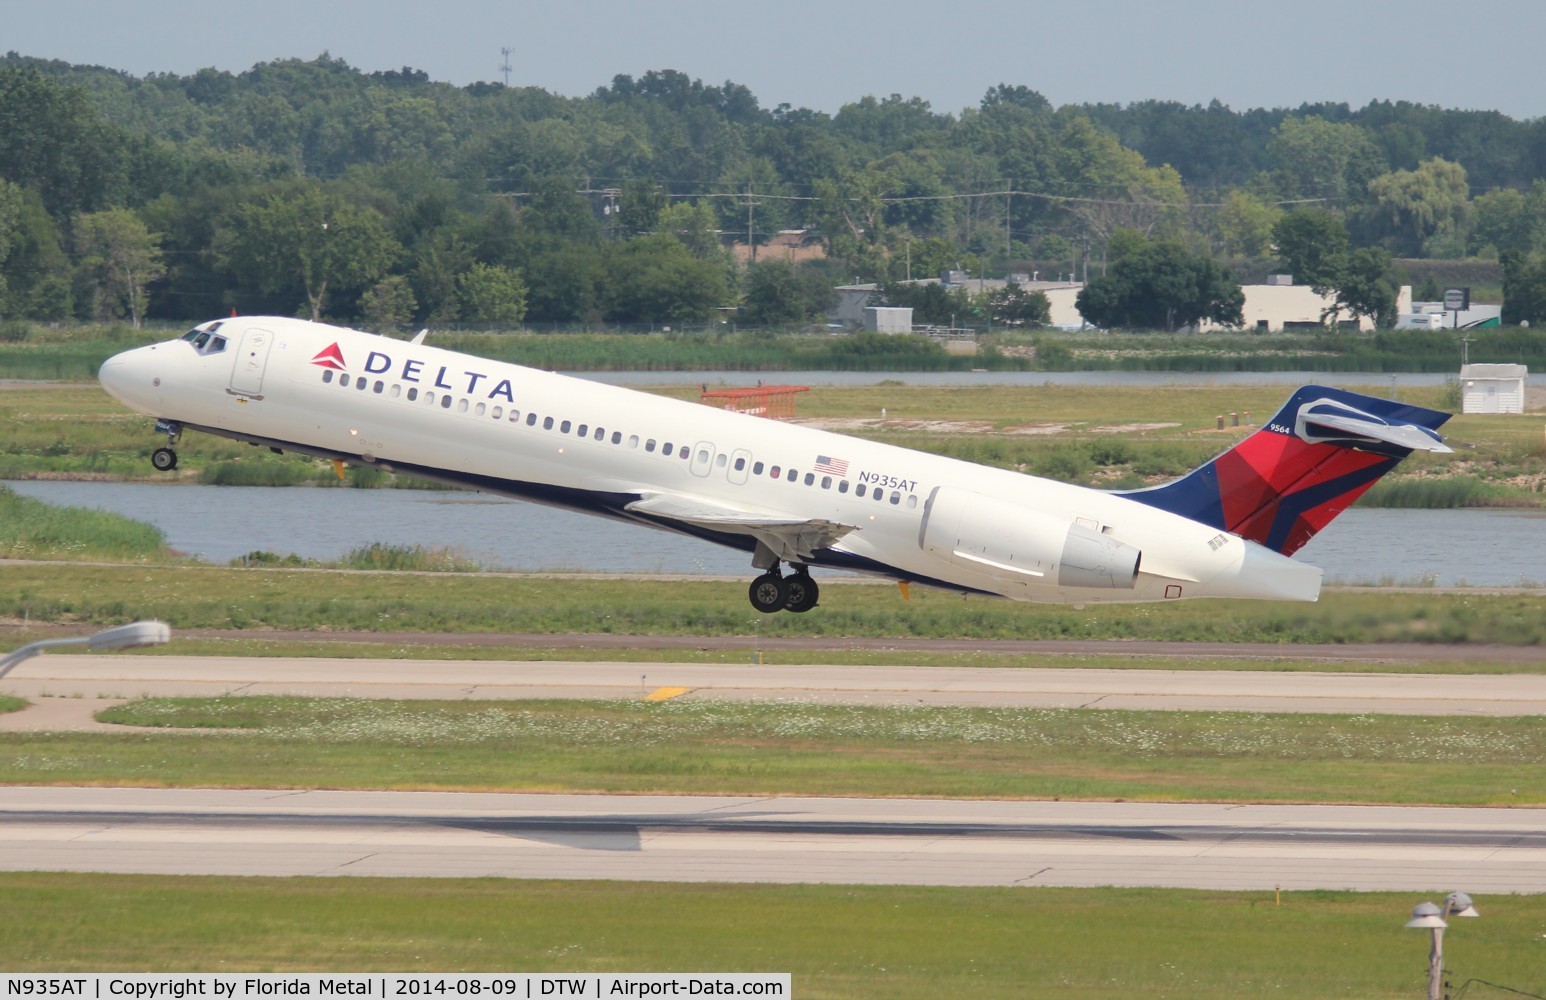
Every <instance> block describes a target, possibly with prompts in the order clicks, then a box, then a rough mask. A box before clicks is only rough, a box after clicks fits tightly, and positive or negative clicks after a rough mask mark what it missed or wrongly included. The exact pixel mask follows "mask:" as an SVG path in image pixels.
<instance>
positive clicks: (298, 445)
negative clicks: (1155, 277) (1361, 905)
mask: <svg viewBox="0 0 1546 1000" xmlns="http://www.w3.org/2000/svg"><path fill="white" fill-rule="evenodd" d="M423 339H424V338H423V334H420V335H419V336H418V337H416V338H415V339H414V340H412V341H402V340H394V339H390V338H387V337H382V336H378V335H375V334H370V333H362V332H359V331H356V330H348V329H343V328H340V327H336V326H328V325H325V324H320V323H311V322H307V321H304V320H298V319H284V318H278V317H232V318H230V319H220V320H213V321H211V322H208V323H204V324H201V325H199V326H197V327H194V328H193V329H192V330H190V331H188V333H187V334H186V335H185V336H183V337H182V338H180V339H178V340H171V341H167V342H165V343H158V344H153V345H150V346H147V347H141V348H137V349H135V350H131V351H125V352H124V353H122V354H119V355H117V356H115V357H113V358H111V359H109V360H108V361H107V362H106V363H105V364H103V365H102V370H101V380H102V385H103V387H104V388H106V389H107V391H108V392H110V393H112V394H113V395H114V396H116V397H117V398H118V399H119V400H121V401H123V402H124V403H125V404H126V405H128V406H130V407H132V408H133V409H135V410H138V411H140V412H142V413H145V414H147V415H149V416H151V417H154V418H156V430H157V431H158V432H159V433H162V434H165V435H166V446H165V447H162V448H157V449H156V450H155V452H154V453H153V454H152V462H153V464H154V465H155V467H156V468H157V469H161V470H170V469H173V468H176V466H177V454H176V452H175V451H174V450H173V448H174V447H175V445H176V444H177V442H178V440H179V438H180V437H181V435H182V434H183V433H184V432H185V431H190V430H191V431H202V432H204V433H207V434H216V435H220V436H221V437H227V438H233V439H235V440H238V441H246V442H249V443H251V444H254V445H263V446H267V447H268V448H271V449H273V450H274V451H279V452H284V451H293V452H298V453H301V454H305V455H313V456H316V457H319V458H323V459H330V460H332V461H334V462H336V463H346V464H350V465H360V466H369V467H372V468H377V469H382V470H384V471H389V472H402V473H409V474H412V475H415V476H422V477H424V478H425V479H430V480H436V481H439V482H443V483H449V484H451V485H453V486H459V487H463V488H466V489H471V490H481V491H484V492H488V493H494V494H498V495H501V496H508V497H517V498H520V499H522V500H531V501H535V502H537V503H544V504H551V505H553V506H557V507H566V508H569V509H571V510H576V511H582V512H584V513H588V514H599V515H602V516H606V517H611V518H616V519H619V520H623V521H628V522H632V523H635V524H640V525H648V526H651V527H655V528H664V529H668V530H671V531H677V532H681V533H683V534H688V535H693V536H696V537H698V538H703V539H707V540H708V541H711V542H716V543H718V544H720V545H728V546H731V547H733V548H738V549H742V550H744V551H746V552H747V553H748V554H749V555H750V557H751V565H752V567H753V568H754V569H756V570H758V571H760V572H759V574H758V575H757V577H756V579H754V580H753V581H752V582H751V586H750V591H749V593H750V597H751V602H752V605H753V606H754V607H755V608H756V609H757V610H758V611H761V612H765V613H766V612H774V611H780V610H788V611H796V612H803V611H809V610H810V609H811V608H813V607H815V606H816V602H817V597H818V587H817V583H816V581H815V580H814V579H813V578H812V577H811V576H810V573H809V569H810V567H812V566H824V567H832V568H835V569H842V570H854V571H859V572H864V573H872V574H879V575H881V576H886V577H890V578H892V579H895V580H897V581H900V582H902V583H904V584H906V583H909V582H916V583H919V584H924V585H928V586H934V587H942V588H947V589H950V590H955V591H963V592H970V593H979V594H995V595H998V596H1001V597H1008V598H1012V599H1014V600H1019V601H1034V602H1042V603H1064V604H1095V603H1101V602H1117V601H1121V602H1132V601H1172V600H1178V599H1183V598H1194V597H1239V598H1259V599H1267V600H1296V601H1313V600H1315V599H1316V598H1317V597H1318V596H1319V594H1320V585H1321V571H1320V570H1319V569H1317V568H1316V567H1314V566H1309V565H1306V564H1304V563H1301V562H1298V561H1296V560H1294V559H1292V558H1290V556H1291V555H1292V554H1293V553H1294V552H1295V551H1296V550H1297V549H1299V547H1300V546H1302V545H1304V544H1305V542H1307V541H1309V540H1310V537H1311V536H1312V535H1314V534H1315V533H1316V532H1317V531H1319V530H1320V529H1321V528H1324V527H1325V526H1326V525H1327V524H1328V523H1329V522H1330V521H1331V520H1332V518H1334V517H1336V516H1337V515H1338V514H1339V513H1341V512H1342V511H1343V510H1344V509H1346V508H1347V506H1348V505H1349V504H1351V503H1352V502H1353V501H1354V500H1356V499H1357V498H1358V496H1359V495H1360V494H1362V493H1363V492H1364V491H1365V490H1366V489H1368V488H1369V487H1370V486H1371V485H1373V484H1374V482H1375V480H1377V479H1379V477H1380V476H1382V475H1384V474H1385V473H1386V472H1388V471H1390V470H1391V469H1392V468H1393V467H1394V466H1395V465H1396V463H1398V462H1399V461H1401V459H1403V458H1405V457H1406V456H1407V455H1409V454H1411V453H1412V452H1413V451H1431V452H1447V451H1449V450H1450V449H1449V448H1448V447H1447V446H1445V445H1444V444H1443V443H1442V440H1441V438H1440V437H1439V434H1438V432H1437V429H1438V428H1439V427H1440V426H1441V425H1442V424H1443V423H1444V421H1446V420H1447V419H1449V414H1447V413H1441V412H1438V411H1435V410H1428V409H1424V408H1422V407H1417V406H1406V405H1402V404H1399V403H1395V402H1391V401H1389V400H1384V399H1377V398H1374V397H1370V396H1363V395H1359V394H1357V393H1353V392H1348V391H1346V390H1342V389H1333V388H1327V387H1324V386H1313V385H1312V386H1305V387H1303V388H1301V389H1299V390H1297V391H1296V392H1294V394H1293V395H1292V396H1291V397H1290V398H1289V400H1288V402H1287V403H1285V404H1284V406H1283V408H1282V409H1281V410H1280V411H1279V412H1278V413H1277V415H1276V416H1274V417H1273V418H1272V419H1271V420H1270V421H1268V422H1267V423H1266V425H1265V426H1263V427H1262V428H1261V429H1259V430H1257V431H1256V432H1255V433H1253V434H1251V435H1250V436H1249V437H1247V438H1246V439H1245V440H1243V441H1241V442H1240V443H1239V444H1238V445H1236V446H1235V447H1233V448H1231V449H1230V450H1229V451H1227V452H1225V453H1224V454H1222V455H1220V456H1219V457H1218V458H1216V459H1214V460H1212V461H1211V462H1208V463H1207V464H1206V465H1203V466H1202V467H1201V468H1198V469H1197V470H1195V471H1194V472H1192V473H1190V474H1188V475H1187V476H1184V477H1183V478H1181V479H1178V480H1176V481H1175V482H1172V483H1169V484H1167V485H1163V486H1156V487H1152V488H1148V489H1139V490H1128V491H1102V490H1094V489H1088V488H1084V487H1080V486H1072V485H1068V484H1066V483H1059V482H1053V481H1050V480H1046V479H1038V478H1036V477H1034V476H1027V475H1023V474H1021V473H1017V472H1011V471H1008V470H1005V469H994V468H988V467H986V466H981V465H975V464H972V463H970V462H963V461H959V460H957V459H952V458H944V457H941V456H939V455H930V454H926V453H924V452H918V451H911V450H909V449H906V448H898V447H894V446H892V445H887V444H878V443H875V442H872V441H864V440H861V439H858V438H852V437H847V436H844V435H840V434H833V433H830V432H827V431H821V430H815V429H813V428H809V427H801V426H797V425H794V424H788V423H783V422H780V421H776V420H769V419H764V418H761V417H755V416H749V415H746V414H741V413H734V412H729V411H725V410H717V409H713V408H710V407H707V406H704V405H701V404H699V403H692V402H683V401H679V400H673V399H665V398H662V397H659V396H653V395H650V394H648V393H643V392H637V391H634V390H630V389H624V388H619V387H615V386H608V385H600V384H597V383H594V382H589V381H586V380H584V379H577V378H570V377H566V376H563V375H555V374H553V373H551V372H543V371H537V370H535V369H531V368H524V367H521V366H519V365H513V364H506V363H503V362H499V361H489V360H485V359H483V358H478V357H473V356H470V355H466V354H459V353H456V352H453V351H446V350H441V349H438V348H435V347H431V346H429V345H427V344H425V343H423ZM340 468H341V466H340ZM511 530H512V531H520V530H521V528H520V524H519V523H518V522H515V523H512V525H511ZM904 592H905V588H904Z"/></svg>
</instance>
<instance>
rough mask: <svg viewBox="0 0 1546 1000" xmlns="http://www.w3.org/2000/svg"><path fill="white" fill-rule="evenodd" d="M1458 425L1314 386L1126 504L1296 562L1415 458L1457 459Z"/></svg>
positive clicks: (1417, 409)
mask: <svg viewBox="0 0 1546 1000" xmlns="http://www.w3.org/2000/svg"><path fill="white" fill-rule="evenodd" d="M1449 417H1450V415H1449V414H1448V413H1443V412H1440V411H1438V410H1429V409H1425V408H1423V407H1421V406H1408V405H1405V404H1402V403H1396V402H1392V401H1390V400H1386V399H1379V398H1377V397H1374V396H1364V395H1360V394H1359V393H1355V392H1348V391H1347V390H1345V389H1333V388H1329V387H1327V386H1323V385H1307V386H1304V387H1302V388H1301V389H1299V391H1297V392H1295V393H1294V395H1293V396H1292V397H1290V398H1289V400H1288V402H1287V403H1285V404H1284V405H1283V408H1282V409H1281V410H1279V411H1278V413H1277V416H1275V417H1273V418H1272V419H1271V420H1270V421H1268V422H1267V424H1266V425H1265V426H1264V427H1262V429H1261V430H1259V431H1257V432H1256V433H1255V434H1252V435H1251V436H1250V437H1248V438H1246V439H1245V440H1244V441H1242V442H1240V443H1239V444H1238V445H1236V446H1235V447H1233V448H1231V449H1229V450H1228V451H1226V452H1225V453H1224V454H1222V455H1220V456H1219V457H1218V458H1215V459H1214V460H1213V461H1211V462H1209V463H1207V464H1206V465H1204V466H1202V467H1200V468H1198V469H1196V470H1195V471H1193V472H1192V473H1191V474H1189V475H1187V476H1185V477H1183V478H1181V479H1178V480H1176V481H1175V482H1173V483H1169V484H1167V485H1165V486H1159V487H1155V488H1152V489H1145V490H1135V491H1132V492H1129V493H1127V494H1126V496H1128V497H1130V498H1132V499H1134V500H1137V501H1139V502H1141V503H1146V504H1149V505H1150V506H1152V507H1157V508H1159V509H1160V510H1167V511H1170V512H1171V513H1174V514H1180V515H1182V516H1183V517H1187V518H1190V519H1191V520H1194V521H1199V522H1201V523H1203V524H1208V525H1211V526H1213V527H1216V528H1218V529H1220V530H1221V531H1228V532H1230V533H1232V534H1236V535H1239V536H1240V537H1242V538H1245V539H1249V540H1250V541H1253V542H1257V543H1259V544H1261V545H1265V546H1266V547H1267V548H1269V549H1272V550H1274V551H1276V552H1281V553H1282V554H1283V555H1292V554H1293V553H1294V552H1296V551H1298V550H1299V549H1300V548H1301V547H1302V546H1303V545H1304V544H1305V543H1306V542H1308V541H1309V540H1310V539H1311V538H1312V537H1314V535H1315V533H1316V532H1318V531H1320V530H1321V529H1322V528H1324V527H1325V526H1326V525H1327V524H1329V523H1330V522H1331V520H1332V518H1334V517H1336V516H1337V515H1338V514H1340V513H1342V512H1343V511H1344V510H1346V509H1347V508H1348V507H1349V506H1351V505H1352V503H1353V501H1355V500H1357V499H1358V498H1359V497H1360V496H1362V495H1363V493H1364V491H1365V490H1367V489H1368V488H1369V487H1371V486H1373V485H1374V483H1375V481H1376V480H1378V479H1379V478H1380V477H1381V476H1383V475H1384V474H1385V473H1387V472H1389V471H1390V470H1391V469H1392V468H1394V467H1395V465H1396V463H1398V462H1400V461H1401V460H1402V459H1403V458H1405V457H1407V456H1408V455H1410V454H1411V453H1412V452H1414V451H1433V452H1447V451H1450V450H1451V449H1450V448H1449V447H1448V446H1447V445H1445V444H1444V443H1443V442H1442V440H1441V439H1440V438H1439V434H1438V428H1439V427H1441V426H1442V425H1443V424H1444V422H1445V421H1446V420H1448V419H1449Z"/></svg>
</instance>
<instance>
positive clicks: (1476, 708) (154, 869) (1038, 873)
mask: <svg viewBox="0 0 1546 1000" xmlns="http://www.w3.org/2000/svg"><path fill="white" fill-rule="evenodd" d="M672 688H680V689H682V690H681V692H680V693H679V694H678V693H674V692H672V691H670V690H666V691H665V693H666V694H668V695H671V696H679V697H685V698H741V699H745V698H776V699H788V700H798V701H822V702H844V703H869V704H920V703H926V704H964V705H1037V706H1070V707H1072V706H1080V707H1090V706H1095V707H1121V708H1172V709H1178V708H1202V709H1212V710H1249V711H1335V712H1420V713H1428V714H1477V715H1522V714H1546V677H1543V676H1539V675H1533V676H1532V675H1471V676H1455V675H1426V674H1334V673H1309V672H1303V673H1275V672H1258V671H1249V672H1247V671H1163V670H1077V669H1075V670H1068V669H1053V670H1043V669H973V668H928V667H824V666H768V665H761V666H759V665H728V666H727V665H704V664H647V665H641V664H637V663H569V662H541V663H532V662H490V661H449V662H448V661H419V660H415V661H406V660H358V659H257V658H254V659H242V658H217V657H168V656H100V655H99V656H87V655H49V656H45V657H40V658H37V659H34V660H29V661H27V662H25V663H23V664H22V665H20V666H19V667H18V668H17V669H16V670H15V671H14V672H13V673H12V674H11V675H10V676H9V677H7V678H6V679H5V681H4V683H3V684H0V690H3V691H5V692H6V693H16V694H23V695H25V696H28V697H33V698H35V699H37V705H36V707H34V708H33V709H29V710H27V711H24V712H19V713H13V714H11V715H8V716H0V728H5V729H23V728H27V729H64V728H90V727H94V726H101V724H99V723H95V722H93V721H92V720H91V718H90V716H91V713H92V712H93V711H94V710H96V709H99V708H101V707H102V706H103V705H105V704H109V703H112V702H113V701H118V700H122V699H125V698H133V697H138V696H140V695H142V694H214V693H223V692H231V693H242V694H256V693H290V694H310V695H356V696H366V697H382V698H489V699H492V698H539V697H540V698H552V697H565V698H575V697H578V698H638V697H643V696H646V695H648V694H650V693H660V692H662V690H663V689H672ZM0 842H3V847H0V869H5V870H73V871H111V872H147V873H165V874H173V873H175V874H232V875H381V876H410V875H422V876H439V877H450V876H466V877H474V876H507V877H519V878H574V879H590V878H620V879H644V880H685V881H737V882H746V881H751V882H834V883H893V884H919V885H1006V886H1009V885H1061V886H1095V885H1147V886H1188V887H1197V888H1216V889H1259V890H1264V891H1265V890H1271V889H1272V888H1273V887H1275V886H1281V887H1282V888H1285V889H1310V888H1326V889H1361V890H1374V889H1400V890H1414V891H1415V890H1433V891H1440V890H1443V891H1448V890H1449V889H1450V888H1453V887H1457V886H1459V887H1464V888H1465V889H1466V890H1467V891H1470V892H1473V893H1476V892H1488V893H1497V892H1542V891H1546V809H1447V808H1432V809H1416V808H1398V807H1345V806H1344V807H1335V806H1262V805H1243V806H1242V805H1229V804H1214V805H1197V804H1193V805H1169V804H1156V803H1066V802H993V801H959V800H938V801H935V800H890V799H875V800H870V799H807V798H737V797H682V796H603V795H594V796H581V795H510V794H480V795H471V794H450V793H445V794H441V793H391V792H337V791H275V790H262V789H247V790H154V789H112V788H105V789H75V788H25V787H23V788H0Z"/></svg>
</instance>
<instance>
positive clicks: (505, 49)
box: [499, 46, 515, 87]
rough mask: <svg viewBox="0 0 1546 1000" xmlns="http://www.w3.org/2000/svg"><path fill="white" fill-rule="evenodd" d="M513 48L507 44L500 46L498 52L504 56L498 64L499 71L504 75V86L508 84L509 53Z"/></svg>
mask: <svg viewBox="0 0 1546 1000" xmlns="http://www.w3.org/2000/svg"><path fill="white" fill-rule="evenodd" d="M514 51H515V50H514V49H512V48H510V47H509V46H500V49H499V54H500V55H502V56H504V61H503V62H501V63H500V64H499V71H500V72H501V73H503V74H504V75H505V86H506V87H508V86H510V53H512V52H514Z"/></svg>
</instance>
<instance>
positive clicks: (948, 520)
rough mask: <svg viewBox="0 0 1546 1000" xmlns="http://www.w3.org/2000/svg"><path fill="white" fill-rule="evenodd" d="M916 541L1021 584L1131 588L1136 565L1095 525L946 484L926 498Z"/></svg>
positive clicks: (1127, 549) (1137, 557) (1134, 556)
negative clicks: (920, 533)
mask: <svg viewBox="0 0 1546 1000" xmlns="http://www.w3.org/2000/svg"><path fill="white" fill-rule="evenodd" d="M919 541H920V543H921V545H922V546H923V548H924V550H925V551H928V552H930V553H932V554H934V555H935V556H937V557H938V558H940V559H943V560H945V561H947V562H950V563H952V564H954V565H956V566H959V567H961V568H963V569H966V570H969V571H971V572H972V573H975V574H980V575H987V576H991V577H993V578H995V579H998V580H1002V581H1004V582H1006V583H1010V584H1014V585H1018V586H1022V587H1026V586H1036V585H1041V586H1055V587H1085V588H1099V589H1106V590H1131V589H1132V588H1133V586H1134V584H1135V583H1136V582H1137V579H1138V565H1139V563H1140V562H1141V560H1142V553H1141V552H1139V550H1138V549H1136V548H1134V547H1133V546H1131V545H1128V544H1127V543H1125V542H1121V541H1118V540H1117V539H1115V538H1113V537H1111V536H1110V535H1106V534H1102V533H1101V532H1100V531H1098V530H1096V529H1095V528H1093V527H1089V526H1086V525H1084V524H1082V523H1079V522H1077V521H1066V520H1062V519H1058V518H1053V517H1049V516H1048V515H1046V514H1042V513H1040V512H1038V511H1035V510H1032V509H1030V508H1028V507H1023V506H1021V505H1019V504H1014V503H1010V502H1008V501H1005V500H999V499H996V498H994V497H990V496H984V495H983V494H981V493H973V492H972V491H970V490H961V489H955V488H952V487H941V488H940V489H938V490H935V491H934V494H933V496H931V497H930V498H929V502H928V504H927V505H926V510H925V514H924V522H923V534H922V536H921V538H920V539H919Z"/></svg>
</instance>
